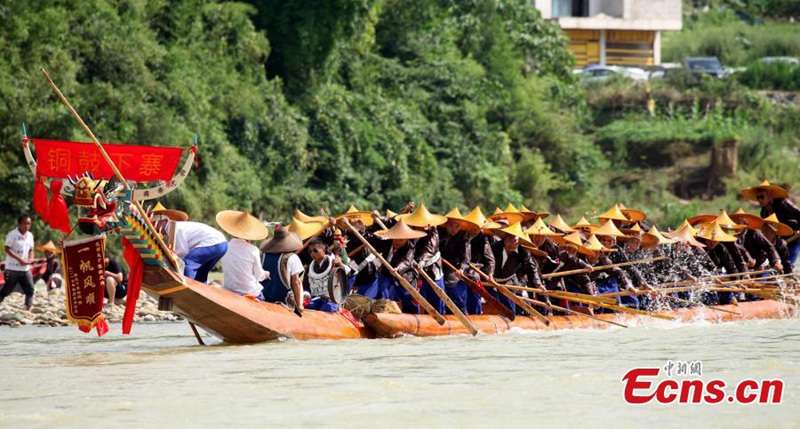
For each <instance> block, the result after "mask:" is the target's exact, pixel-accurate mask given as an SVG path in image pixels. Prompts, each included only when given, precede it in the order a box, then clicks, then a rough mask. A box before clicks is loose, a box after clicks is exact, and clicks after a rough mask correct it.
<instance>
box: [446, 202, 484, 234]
mask: <svg viewBox="0 0 800 429" xmlns="http://www.w3.org/2000/svg"><path fill="white" fill-rule="evenodd" d="M444 217H446V218H447V219H448V220H457V221H458V222H459V224H460V228H470V229H473V230H474V229H478V228H480V227H481V225H479V224H478V223H477V222H473V221H472V220H470V219H467V218H466V217H464V216H462V215H461V211H460V210H458V207H454V208H453V210H450V212H448V213H447V214H446V215H444Z"/></svg>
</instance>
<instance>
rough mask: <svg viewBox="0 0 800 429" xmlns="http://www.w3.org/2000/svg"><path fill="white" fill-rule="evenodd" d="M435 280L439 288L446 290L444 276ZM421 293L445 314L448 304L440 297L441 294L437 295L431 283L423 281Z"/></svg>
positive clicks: (440, 312)
mask: <svg viewBox="0 0 800 429" xmlns="http://www.w3.org/2000/svg"><path fill="white" fill-rule="evenodd" d="M433 282H434V283H436V286H438V287H439V289H442V290H444V277H442V278H440V279H438V280H434V281H433ZM404 291H405V289H404ZM419 293H420V294H421V295H422V297H423V298H425V299H426V300H427V301H428V302H429V303H430V304H431V305H432V306H433V308H435V309H436V311H438V312H439V314H444V312H445V309H446V308H447V306H446V305H445V304H444V301H442V299H441V298H439V295H436V292H434V291H433V286H431V285H430V283H428V282H427V281H423V282H422V287H421V288H419Z"/></svg>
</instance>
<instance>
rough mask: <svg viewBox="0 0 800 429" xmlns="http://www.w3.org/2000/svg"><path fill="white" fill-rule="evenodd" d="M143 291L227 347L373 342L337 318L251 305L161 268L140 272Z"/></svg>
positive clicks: (366, 330)
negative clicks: (291, 340) (266, 343)
mask: <svg viewBox="0 0 800 429" xmlns="http://www.w3.org/2000/svg"><path fill="white" fill-rule="evenodd" d="M142 285H143V290H144V291H145V292H147V293H148V294H149V295H151V296H153V297H156V298H167V299H170V300H171V301H172V311H173V312H175V313H177V314H180V315H181V316H183V317H185V318H186V319H187V320H189V321H191V322H192V323H194V324H195V325H197V326H200V327H202V328H203V329H204V330H206V331H208V332H210V333H212V334H214V335H215V336H217V337H219V338H221V339H222V340H224V341H226V342H229V343H237V344H252V343H260V342H264V341H270V340H276V339H278V338H294V339H298V340H309V339H348V338H372V337H374V335H373V333H372V330H371V329H370V328H368V327H366V326H364V325H362V324H359V326H356V325H355V324H353V323H352V322H351V321H350V320H348V319H347V318H345V317H344V316H342V315H340V314H336V313H326V312H322V311H313V310H307V311H304V312H303V317H299V316H298V315H296V314H295V313H294V312H292V311H289V310H288V309H287V308H286V307H283V306H281V305H278V304H271V303H266V302H260V301H254V300H251V299H248V298H245V297H243V296H240V295H238V294H235V293H233V292H230V291H227V290H224V289H220V288H217V287H214V286H210V285H207V284H204V283H199V282H196V281H194V280H192V279H186V284H185V285H183V284H182V283H181V282H180V280H179V279H177V278H176V277H175V276H174V274H172V273H171V272H169V271H168V270H165V269H161V268H159V267H152V266H148V267H146V268H145V270H144V277H143V281H142Z"/></svg>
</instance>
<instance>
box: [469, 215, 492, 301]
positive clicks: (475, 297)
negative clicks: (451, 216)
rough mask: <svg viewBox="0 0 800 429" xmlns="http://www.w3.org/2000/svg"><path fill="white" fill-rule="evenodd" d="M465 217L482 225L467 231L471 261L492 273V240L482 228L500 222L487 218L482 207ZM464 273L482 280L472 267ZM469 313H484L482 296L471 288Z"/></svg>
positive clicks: (488, 227) (490, 226)
mask: <svg viewBox="0 0 800 429" xmlns="http://www.w3.org/2000/svg"><path fill="white" fill-rule="evenodd" d="M465 218H466V219H467V220H469V221H470V222H472V223H473V224H475V225H480V228H477V229H472V230H468V231H467V237H468V238H469V239H470V246H469V248H470V263H472V264H473V265H475V266H476V267H478V269H480V270H481V271H483V272H484V273H487V274H489V275H492V274H494V269H495V260H494V253H492V246H491V244H492V241H491V239H490V237H489V236H488V235H486V234H484V233H483V232H482V230H481V229H482V228H487V229H493V228H498V227H500V224H497V223H494V222H491V221H489V220H487V219H486V217H485V216H484V215H483V213H482V212H481V208H480V207H475V208H474V209H472V211H471V212H469V213H468V214H467V215H466V216H465ZM464 274H466V275H467V276H468V277H469V278H470V279H472V280H473V281H475V282H478V281H480V274H478V273H477V272H475V270H473V269H472V268H469V269H467V270H466V271H465V272H464ZM467 314H483V306H482V303H481V296H480V294H479V293H478V292H477V291H474V290H472V289H471V288H468V289H467Z"/></svg>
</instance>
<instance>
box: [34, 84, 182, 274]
mask: <svg viewBox="0 0 800 429" xmlns="http://www.w3.org/2000/svg"><path fill="white" fill-rule="evenodd" d="M42 73H44V77H45V79H47V82H48V83H49V84H50V86H51V87H52V88H53V91H55V92H56V94H57V95H58V98H60V99H61V101H62V102H63V103H64V104H65V105H66V106H67V108H68V109H69V111H70V113H72V116H74V117H75V119H76V120H77V121H78V123H79V124H81V126H82V127H83V129H84V130H85V131H86V133H87V134H89V137H91V139H92V141H93V142H94V144H95V146H97V148H98V149H99V150H100V154H101V155H103V158H104V159H105V160H106V162H107V163H108V165H109V166H110V167H111V169H112V170H113V171H114V175H116V176H117V179H118V180H119V181H120V182H121V183H122V186H124V187H125V189H126V190H129V191H130V190H131V187H130V185H128V182H127V181H126V180H125V177H123V176H122V173H121V172H120V171H119V169H118V168H117V165H116V164H114V161H112V160H111V157H109V156H108V153H107V152H106V150H105V148H104V147H103V145H102V144H100V141H99V140H97V137H95V135H94V133H93V132H92V130H91V129H90V128H89V126H88V125H86V123H85V122H83V119H82V118H81V116H80V115H78V112H76V111H75V109H74V108H73V107H72V105H71V104H70V103H69V101H68V100H67V97H65V96H64V94H62V93H61V90H60V89H58V86H56V84H55V83H54V82H53V79H51V78H50V75H49V74H48V73H47V70H45V69H44V68H42ZM131 202H132V203H133V206H134V207H136V210H137V211H138V212H139V215H140V216H141V217H142V219H144V222H145V224H146V225H147V227H148V229H150V231H151V232H152V233H153V236H154V237H155V239H156V242H157V243H158V245H159V246H161V248H162V250H163V252H164V255H166V257H167V260H168V261H169V262H170V264H171V265H172V267H173V268H174V269H175V271H177V270H178V263H177V262H176V261H175V259H174V258H173V255H172V252H171V251H170V250H169V248H168V247H167V245H166V243H164V239H163V238H162V237H161V234H159V233H158V232H157V231H156V228H155V227H154V226H153V224H152V223H151V222H150V218H149V217H148V216H147V212H145V210H144V208H143V207H142V206H141V204H139V202H138V201H136V200H134V199H133V192H131Z"/></svg>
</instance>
